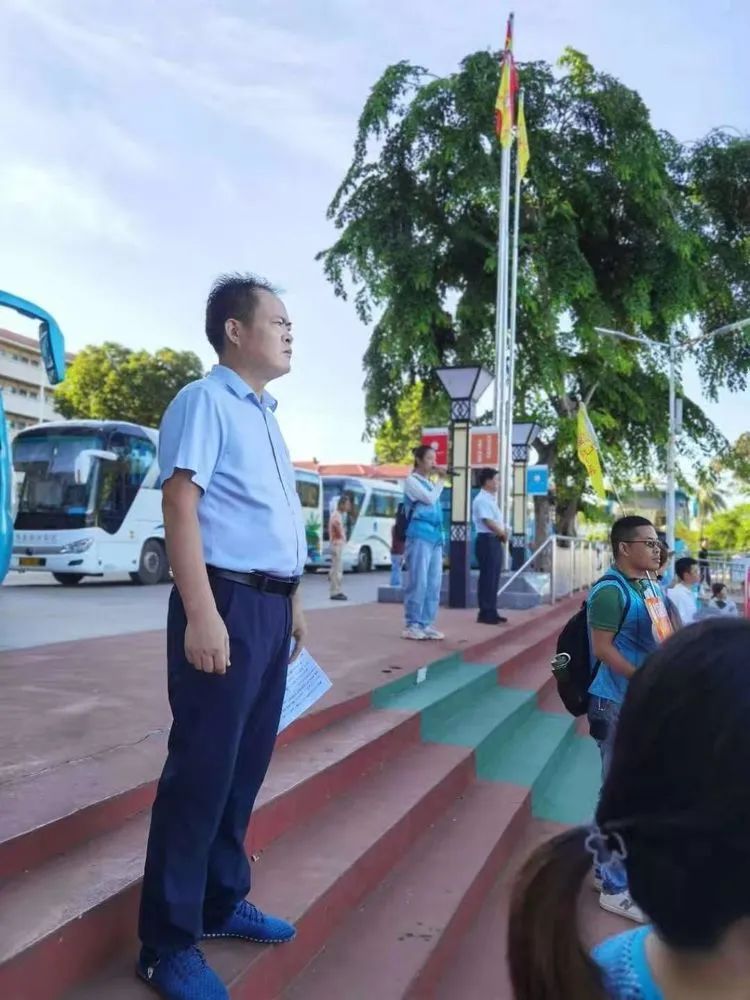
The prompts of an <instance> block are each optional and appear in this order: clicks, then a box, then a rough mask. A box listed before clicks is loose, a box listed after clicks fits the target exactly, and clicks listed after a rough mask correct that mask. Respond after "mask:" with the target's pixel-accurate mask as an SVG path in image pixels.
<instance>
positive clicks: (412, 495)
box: [404, 476, 445, 507]
mask: <svg viewBox="0 0 750 1000" xmlns="http://www.w3.org/2000/svg"><path fill="white" fill-rule="evenodd" d="M444 487H445V482H440V483H438V484H437V485H436V486H427V485H426V484H425V483H423V482H421V481H420V480H419V479H417V477H416V476H409V477H408V478H407V480H406V482H405V483H404V493H405V494H406V497H407V499H409V500H411V501H412V503H426V504H428V505H429V506H430V507H431V506H432V505H433V504H434V503H437V501H438V499H439V497H440V496H441V494H442V492H443V488H444Z"/></svg>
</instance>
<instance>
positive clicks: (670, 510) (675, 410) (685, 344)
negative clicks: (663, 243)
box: [594, 316, 750, 552]
mask: <svg viewBox="0 0 750 1000" xmlns="http://www.w3.org/2000/svg"><path fill="white" fill-rule="evenodd" d="M748 325H750V316H748V317H747V318H746V319H741V320H738V321H737V322H736V323H727V324H725V325H724V326H719V327H717V328H716V329H715V330H709V331H707V332H706V333H701V334H699V335H698V336H697V337H692V338H690V339H689V340H683V341H679V342H678V340H677V338H676V337H675V334H674V330H670V331H669V341H668V342H667V343H666V344H664V343H663V342H662V341H660V340H652V339H651V337H644V336H638V337H636V336H634V335H633V334H631V333H623V331H622V330H609V329H607V327H603V326H596V327H594V329H595V330H596V332H597V333H601V334H604V335H605V336H607V337H616V338H617V339H618V340H630V341H632V342H633V343H636V344H641V345H642V346H644V347H653V348H656V349H658V350H661V351H663V350H665V349H666V351H667V358H668V362H669V435H668V440H667V495H666V498H665V501H666V502H665V507H666V511H665V513H666V519H667V545H668V546H669V551H670V552H674V547H675V532H676V528H677V506H676V496H675V494H676V489H677V432H678V430H679V426H678V425H679V423H680V420H681V412H682V410H681V403H682V400H679V405H678V399H677V351H678V350H680V351H685V350H688V349H690V348H692V347H695V346H696V344H700V343H701V342H702V341H704V340H710V339H712V338H713V337H718V336H719V335H721V334H724V333H737V332H739V331H740V330H743V329H744V328H745V327H746V326H748Z"/></svg>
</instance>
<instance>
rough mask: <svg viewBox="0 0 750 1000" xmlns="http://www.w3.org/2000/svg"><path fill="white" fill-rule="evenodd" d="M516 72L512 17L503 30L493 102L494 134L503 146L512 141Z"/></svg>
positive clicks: (516, 91)
mask: <svg viewBox="0 0 750 1000" xmlns="http://www.w3.org/2000/svg"><path fill="white" fill-rule="evenodd" d="M517 93H518V70H517V69H516V64H515V61H514V59H513V15H512V14H511V15H510V17H509V18H508V25H507V27H506V29H505V48H504V50H503V54H502V57H501V60H500V87H499V89H498V92H497V98H496V100H495V132H496V133H497V137H498V139H499V140H500V142H501V143H502V145H503V146H505V147H507V146H509V145H510V144H511V142H512V141H513V125H514V124H515V113H514V112H515V103H516V94H517Z"/></svg>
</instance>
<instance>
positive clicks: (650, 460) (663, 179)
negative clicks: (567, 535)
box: [319, 49, 750, 528]
mask: <svg viewBox="0 0 750 1000" xmlns="http://www.w3.org/2000/svg"><path fill="white" fill-rule="evenodd" d="M520 75H521V83H522V86H523V87H524V90H525V98H526V117H527V123H528V128H529V142H530V147H531V156H532V159H531V164H530V168H529V174H528V175H527V178H528V179H527V182H526V183H525V184H524V190H523V197H522V204H521V240H520V246H519V302H518V306H519V312H518V356H517V369H516V371H517V375H516V385H517V391H516V400H515V414H514V416H515V418H516V419H520V418H525V417H529V418H533V419H535V420H536V421H537V422H538V423H540V424H541V426H542V427H543V428H544V434H543V438H544V445H543V447H542V460H546V461H548V462H549V463H550V464H551V465H553V466H554V471H555V480H556V484H557V494H558V510H559V511H563V513H564V517H565V520H564V522H563V524H564V526H565V527H567V528H569V527H570V525H571V522H572V517H573V516H574V514H575V511H576V509H577V508H578V507H579V506H580V503H581V497H582V494H583V491H584V489H585V485H586V484H585V473H584V470H583V468H582V466H581V465H580V463H578V461H577V459H576V457H575V448H574V441H575V411H576V398H577V397H579V396H580V397H582V398H584V399H586V400H587V402H588V403H589V412H590V415H591V417H592V421H593V423H594V425H595V427H596V429H597V431H598V433H599V437H600V441H601V443H602V446H603V450H604V453H605V465H606V468H607V471H608V472H609V473H610V475H612V476H613V477H614V478H615V479H618V478H620V479H624V478H625V477H628V478H629V477H632V476H634V475H641V476H644V477H647V476H649V475H651V474H652V473H653V471H654V467H655V463H656V465H659V464H663V461H664V456H665V451H666V443H667V420H666V414H667V378H666V352H657V353H656V354H648V353H645V352H643V351H642V350H641V349H640V348H638V347H637V346H635V345H630V344H624V343H622V342H617V341H611V340H608V339H606V338H603V337H601V336H600V335H599V334H597V333H596V332H595V331H594V327H595V326H607V327H612V328H615V329H620V330H625V331H629V332H640V333H644V334H646V335H648V336H649V337H651V338H653V339H655V340H658V341H662V342H665V343H666V340H667V337H668V333H669V330H670V329H677V330H678V331H679V330H684V329H685V327H686V325H687V323H688V321H689V320H691V319H692V320H695V321H697V322H698V323H699V324H700V325H702V326H708V325H714V324H719V323H724V322H728V321H731V320H734V319H737V318H741V317H744V316H745V315H747V314H748V312H750V208H749V207H748V191H750V142H748V141H747V140H738V139H734V138H732V137H729V136H727V135H725V134H724V133H721V132H716V133H712V134H711V135H710V136H708V137H707V138H706V139H705V140H704V141H703V142H702V143H699V144H697V145H696V146H695V147H687V146H683V145H681V144H680V143H679V142H677V141H676V140H675V139H674V138H673V137H672V136H670V135H668V134H667V133H665V132H659V131H657V130H656V129H655V128H654V127H653V125H652V123H651V121H650V117H649V113H648V109H647V108H646V107H645V105H644V103H643V101H642V100H641V98H640V97H639V95H638V94H637V93H636V92H635V91H633V90H631V89H629V88H628V87H627V86H625V85H624V84H623V83H621V82H620V81H618V80H616V79H614V78H613V77H611V76H609V75H607V74H604V73H599V72H597V71H596V70H595V69H594V68H593V67H592V66H591V64H590V63H589V61H588V60H587V58H586V57H585V56H584V55H582V54H581V53H579V52H576V51H574V50H572V49H568V50H567V51H566V52H565V54H564V56H563V59H562V60H561V63H560V66H559V68H557V69H555V68H553V67H552V66H550V65H549V64H547V63H544V62H532V63H526V64H522V65H521V67H520ZM497 83H498V61H497V57H496V56H495V55H493V54H492V53H490V52H476V53H474V54H472V55H469V56H468V57H467V58H466V59H464V60H463V62H462V64H461V66H460V69H459V70H458V71H457V72H455V73H452V74H450V75H448V76H445V77H435V76H434V75H433V74H431V73H429V72H428V71H427V70H426V69H424V68H422V67H419V66H414V65H411V64H409V63H407V62H401V63H398V64H396V65H393V66H390V67H389V68H388V69H386V71H385V72H384V73H383V75H382V76H381V78H380V80H378V81H377V83H376V84H375V86H374V87H373V89H372V92H371V94H370V96H369V98H368V100H367V102H366V104H365V107H364V110H363V112H362V115H361V117H360V121H359V129H358V133H357V136H356V141H355V146H354V157H353V161H352V164H351V166H350V168H349V170H348V172H347V174H346V176H345V178H344V180H343V182H342V184H341V186H340V187H339V189H338V191H337V192H336V194H335V196H334V198H333V201H332V203H331V205H330V208H329V217H330V218H331V219H332V220H333V221H334V224H335V226H336V228H337V229H338V230H339V235H338V237H337V239H336V241H335V242H334V243H333V245H332V246H331V247H329V248H328V249H327V250H325V251H323V252H321V254H320V255H319V258H320V259H321V260H322V261H323V266H324V269H325V274H326V275H327V277H328V279H329V280H330V281H331V282H332V284H333V287H334V289H335V291H336V293H337V294H338V295H341V296H344V297H346V296H348V295H350V294H352V293H353V295H354V302H355V304H356V308H357V312H358V314H359V317H360V319H361V320H362V321H363V322H365V323H372V324H373V326H372V334H371V338H370V344H369V347H368V350H367V352H366V354H365V358H364V367H365V373H366V380H365V389H366V417H367V421H368V430H369V431H370V433H372V434H377V432H378V430H379V429H380V428H382V427H383V426H384V422H386V421H390V422H391V423H392V422H393V421H394V420H395V421H396V422H398V419H399V417H398V408H399V405H400V404H402V400H403V399H404V393H405V391H407V390H408V389H409V387H410V386H412V385H414V384H415V383H416V382H421V383H422V384H423V385H424V393H423V403H424V405H425V406H426V407H430V406H432V405H434V402H435V400H436V399H437V398H438V397H439V394H440V389H439V387H438V386H437V385H435V383H434V382H433V381H432V380H431V377H430V372H431V370H432V368H433V367H434V366H435V365H439V364H451V363H460V362H464V363H471V362H480V363H483V364H485V365H487V366H488V367H490V368H494V323H495V291H496V274H497V233H498V212H497V203H498V188H499V165H500V152H499V147H498V144H497V142H496V139H495V136H494V122H493V107H494V99H495V94H496V90H497ZM700 365H701V374H702V377H703V380H704V384H705V386H706V388H707V390H708V391H709V392H710V393H711V392H715V391H716V389H717V387H718V386H719V385H720V384H721V383H724V382H728V383H729V384H730V385H731V386H732V387H733V388H735V389H736V388H740V387H743V386H744V385H745V384H746V380H747V373H748V371H749V370H750V346H748V340H747V339H746V338H743V337H734V338H731V337H726V338H721V339H720V340H719V339H717V341H716V342H715V343H710V344H708V345H705V346H703V347H702V351H701V362H700ZM402 405H403V404H402ZM684 418H685V437H686V439H687V440H689V441H690V442H692V445H693V446H696V445H697V446H700V447H701V448H702V449H703V450H704V452H705V453H706V454H707V455H713V454H715V453H716V452H717V450H718V449H719V448H720V447H722V446H723V445H724V442H723V440H722V436H721V434H720V433H719V432H718V431H717V429H716V428H714V427H713V425H712V424H711V422H710V421H709V420H708V419H707V418H706V417H705V415H704V414H703V412H702V411H701V409H700V408H699V407H698V406H697V405H695V404H694V403H693V402H692V401H690V400H686V401H685V411H684ZM386 426H387V425H386Z"/></svg>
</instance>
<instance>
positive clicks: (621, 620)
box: [587, 516, 661, 922]
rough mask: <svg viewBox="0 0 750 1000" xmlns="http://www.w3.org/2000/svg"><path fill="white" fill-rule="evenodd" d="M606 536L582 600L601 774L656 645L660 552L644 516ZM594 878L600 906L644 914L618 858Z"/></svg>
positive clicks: (632, 914)
mask: <svg viewBox="0 0 750 1000" xmlns="http://www.w3.org/2000/svg"><path fill="white" fill-rule="evenodd" d="M610 540H611V543H612V554H613V556H614V565H613V566H612V568H611V569H610V570H608V572H607V573H606V574H605V575H604V576H603V577H602V579H601V580H599V581H598V582H597V583H596V584H594V586H593V587H592V589H591V593H590V595H589V598H588V601H587V617H588V623H589V629H590V631H591V651H592V654H593V657H594V660H595V661H596V662H597V663H598V665H599V666H598V669H597V672H596V676H595V677H594V680H593V682H592V684H591V688H590V689H589V691H590V695H591V702H590V705H589V725H590V729H591V735H592V736H593V737H594V739H595V740H596V742H597V744H598V746H599V751H600V753H601V758H602V780H605V779H606V777H607V773H608V771H609V766H610V761H611V758H612V748H613V746H614V740H615V733H616V732H617V725H618V719H619V716H620V709H621V707H622V703H623V701H624V699H625V693H626V691H627V689H628V684H629V683H630V681H631V680H632V678H633V677H634V676H635V674H636V671H637V670H638V669H639V667H640V666H641V665H642V664H643V662H644V660H645V659H646V657H647V656H648V654H649V653H650V652H652V651H653V649H654V648H655V646H656V639H655V637H654V630H653V625H652V619H651V616H650V615H649V612H648V608H647V605H646V598H647V597H649V596H651V594H652V584H651V583H650V582H649V577H651V578H652V579H654V578H655V575H656V571H657V570H658V568H659V562H660V558H661V545H660V542H659V538H658V536H657V534H656V528H655V527H654V526H653V524H652V523H651V521H649V520H647V519H646V518H645V517H637V516H632V517H623V518H620V520H619V521H615V523H614V524H613V526H612V532H611V536H610ZM653 586H654V587H658V584H656V583H654V585H653ZM595 881H596V884H597V886H598V887H600V888H601V895H600V904H601V906H602V908H603V909H605V910H608V911H609V912H611V913H616V914H618V915H619V916H623V917H627V918H628V919H630V920H635V921H637V922H641V921H642V920H643V915H642V913H641V912H640V910H639V908H638V907H637V906H636V905H635V903H634V902H633V900H632V899H631V897H630V894H629V892H628V885H627V877H626V874H625V870H624V868H623V867H622V865H620V864H618V863H617V859H614V860H613V861H612V863H611V864H608V865H605V866H599V867H597V868H596V869H595Z"/></svg>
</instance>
